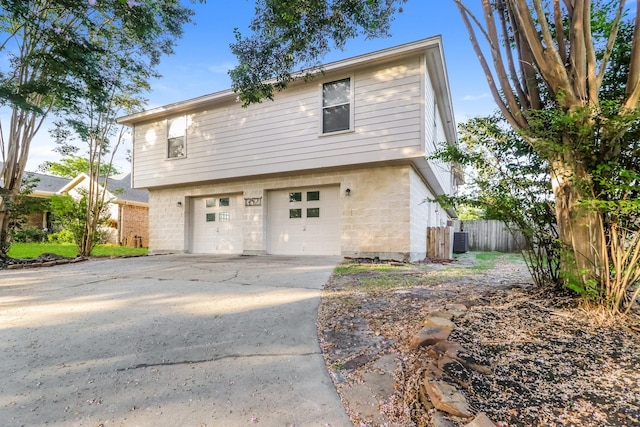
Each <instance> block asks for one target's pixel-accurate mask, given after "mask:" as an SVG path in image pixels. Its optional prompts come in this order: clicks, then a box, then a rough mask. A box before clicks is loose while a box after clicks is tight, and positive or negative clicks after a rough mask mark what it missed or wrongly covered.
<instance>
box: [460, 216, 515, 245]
mask: <svg viewBox="0 0 640 427" xmlns="http://www.w3.org/2000/svg"><path fill="white" fill-rule="evenodd" d="M453 229H454V230H455V231H456V232H459V231H463V232H466V233H468V234H469V250H470V251H497V252H520V251H522V250H523V249H526V243H525V240H524V237H523V235H522V233H521V232H520V231H519V230H518V231H516V232H515V233H514V234H515V236H514V235H512V233H511V232H510V231H509V229H508V228H507V225H506V224H505V223H504V222H502V221H498V220H479V221H459V220H458V221H454V222H453Z"/></svg>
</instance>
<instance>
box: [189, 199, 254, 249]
mask: <svg viewBox="0 0 640 427" xmlns="http://www.w3.org/2000/svg"><path fill="white" fill-rule="evenodd" d="M190 227H191V252H192V253H211V254H239V253H242V243H243V240H242V229H243V218H242V195H237V194H235V195H215V196H208V197H198V198H194V199H192V201H191V220H190Z"/></svg>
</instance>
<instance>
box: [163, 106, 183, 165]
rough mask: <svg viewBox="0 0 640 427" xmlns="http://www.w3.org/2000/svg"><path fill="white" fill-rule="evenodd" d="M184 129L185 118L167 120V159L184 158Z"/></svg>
mask: <svg viewBox="0 0 640 427" xmlns="http://www.w3.org/2000/svg"><path fill="white" fill-rule="evenodd" d="M186 129H187V118H186V117H185V116H182V117H175V118H173V119H169V120H167V158H169V159H179V158H181V157H186V155H187V146H186V137H185V132H186Z"/></svg>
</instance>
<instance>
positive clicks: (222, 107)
mask: <svg viewBox="0 0 640 427" xmlns="http://www.w3.org/2000/svg"><path fill="white" fill-rule="evenodd" d="M323 71H324V72H323V73H321V74H318V75H317V76H316V77H315V78H314V79H312V80H310V81H302V80H301V81H297V82H295V83H293V84H291V85H290V87H289V88H288V89H286V90H285V91H283V92H280V93H277V94H276V97H275V101H273V102H272V101H265V102H263V103H261V104H257V105H251V106H249V107H247V108H243V107H242V103H241V102H238V100H237V96H236V94H235V93H233V91H231V90H227V91H223V92H218V93H213V94H210V95H205V96H202V97H199V98H195V99H190V100H186V101H182V102H177V103H174V104H170V105H166V106H164V107H159V108H154V109H150V110H147V111H144V112H141V113H137V114H133V115H130V116H126V117H122V118H120V120H119V122H120V123H124V124H126V125H129V126H131V127H132V128H133V186H134V187H136V188H144V189H148V190H149V227H150V237H149V247H150V251H151V252H153V253H161V252H170V251H173V252H176V251H184V252H191V253H216V254H286V255H303V254H308V255H343V256H351V257H380V258H381V259H402V260H411V261H414V260H420V259H423V258H424V257H425V255H426V239H427V237H426V235H427V227H432V226H444V225H446V224H447V221H448V220H449V219H451V217H452V216H453V212H452V211H447V210H445V209H443V208H442V207H441V206H439V205H438V204H436V203H434V202H431V201H430V199H431V198H433V196H435V195H438V194H451V193H453V192H454V191H455V187H456V182H455V176H454V173H453V170H452V168H451V165H448V164H444V163H439V162H434V161H432V160H429V159H427V157H426V156H429V154H430V153H432V152H433V151H434V150H435V149H436V146H438V145H439V144H441V143H445V142H446V143H449V144H456V128H455V123H454V116H453V109H452V103H451V96H450V91H449V82H448V79H447V72H446V67H445V61H444V56H443V49H442V41H441V38H440V37H433V38H428V39H424V40H420V41H417V42H413V43H409V44H405V45H401V46H397V47H393V48H389V49H385V50H381V51H377V52H373V53H369V54H365V55H361V56H357V57H354V58H349V59H345V60H341V61H337V62H333V63H330V64H327V65H325V66H324V67H323Z"/></svg>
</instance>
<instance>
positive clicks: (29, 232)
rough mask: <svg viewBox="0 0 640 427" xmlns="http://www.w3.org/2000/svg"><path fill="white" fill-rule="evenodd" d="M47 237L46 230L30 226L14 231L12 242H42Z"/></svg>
mask: <svg viewBox="0 0 640 427" xmlns="http://www.w3.org/2000/svg"><path fill="white" fill-rule="evenodd" d="M45 236H46V233H45V232H44V230H42V229H40V228H38V227H35V226H29V227H24V228H21V229H19V230H16V231H13V232H12V233H11V241H12V242H19V243H33V242H42V241H44V240H45Z"/></svg>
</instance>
